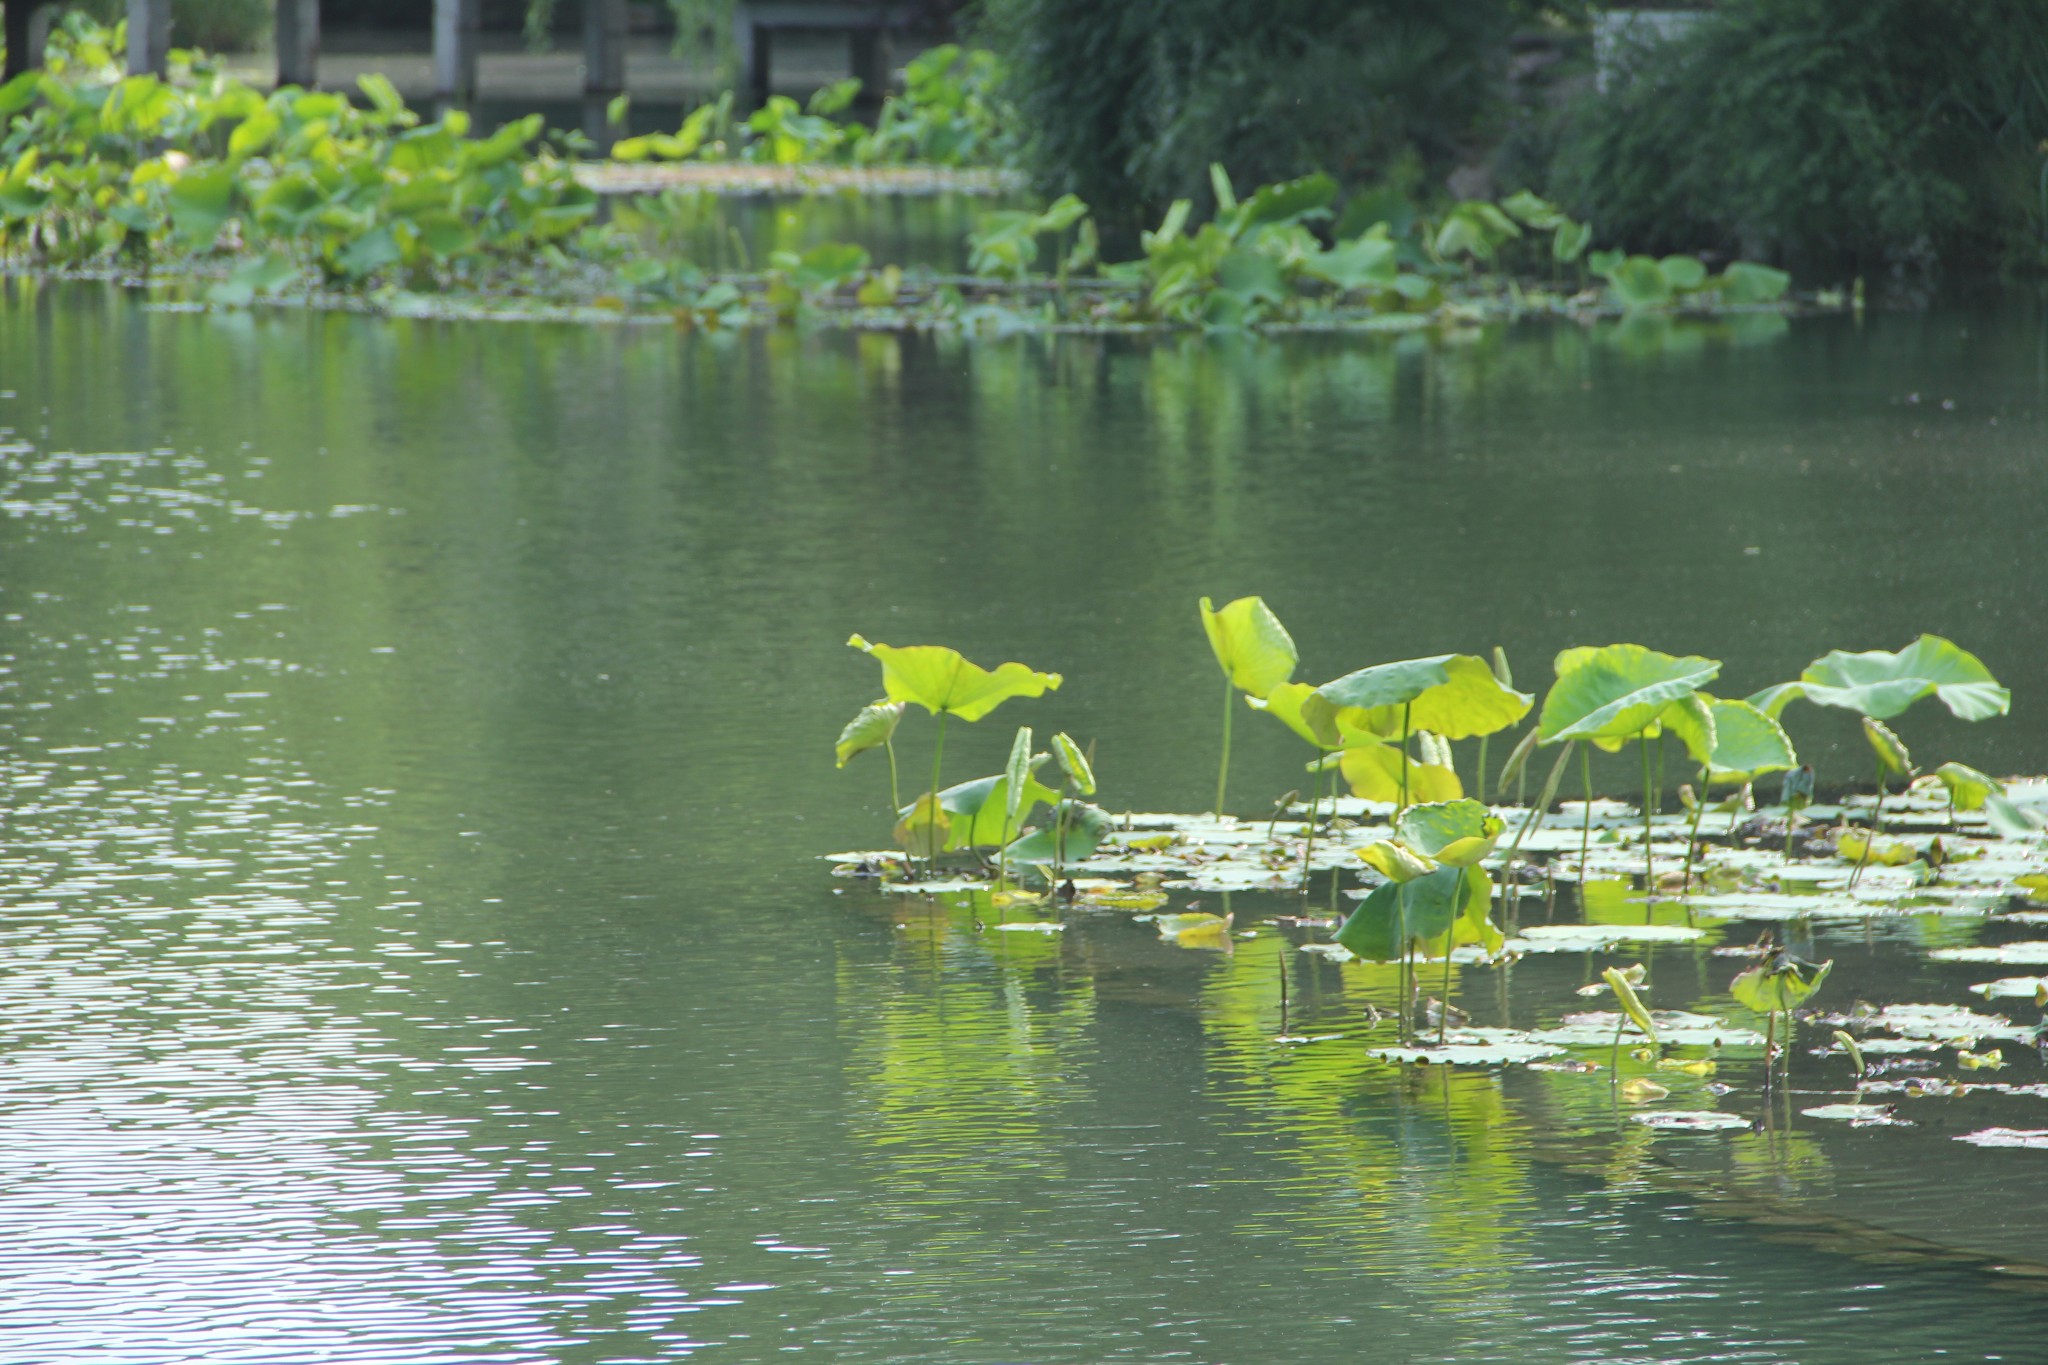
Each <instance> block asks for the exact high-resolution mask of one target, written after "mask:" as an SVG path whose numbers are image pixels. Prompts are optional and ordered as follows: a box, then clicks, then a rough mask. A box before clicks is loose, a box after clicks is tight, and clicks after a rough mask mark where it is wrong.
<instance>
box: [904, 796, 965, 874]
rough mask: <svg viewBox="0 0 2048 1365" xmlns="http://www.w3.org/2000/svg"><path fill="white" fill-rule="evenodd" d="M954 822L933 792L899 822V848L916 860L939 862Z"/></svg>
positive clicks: (920, 798) (919, 798)
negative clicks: (927, 859)
mask: <svg viewBox="0 0 2048 1365" xmlns="http://www.w3.org/2000/svg"><path fill="white" fill-rule="evenodd" d="M952 829H953V821H952V819H951V817H949V816H948V815H947V814H946V812H945V811H944V810H943V809H941V807H940V804H939V802H938V801H937V800H936V799H934V798H933V796H932V794H931V793H930V792H926V793H925V794H924V795H923V796H920V797H918V798H917V800H916V802H915V803H914V804H912V806H911V807H910V809H909V811H908V812H907V813H906V814H905V815H904V817H903V818H902V819H901V820H899V821H897V822H896V846H897V847H898V848H900V849H902V850H903V851H904V852H905V853H908V854H909V855H910V856H911V857H913V858H935V857H937V856H938V855H939V853H940V852H941V851H943V850H944V849H945V847H946V839H947V837H948V836H949V835H950V834H951V833H952Z"/></svg>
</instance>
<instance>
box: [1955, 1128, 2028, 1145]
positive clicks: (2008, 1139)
mask: <svg viewBox="0 0 2048 1365" xmlns="http://www.w3.org/2000/svg"><path fill="white" fill-rule="evenodd" d="M1956 1141H1957V1142H1967V1143H1969V1144H1970V1145H1972V1146H1974V1147H2036V1148H2039V1149H2041V1150H2043V1151H2048V1128H1980V1129H1978V1130H1977V1131H1976V1132H1974V1133H1961V1134H1958V1135H1957V1137H1956Z"/></svg>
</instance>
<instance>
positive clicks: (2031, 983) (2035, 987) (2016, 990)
mask: <svg viewBox="0 0 2048 1365" xmlns="http://www.w3.org/2000/svg"><path fill="white" fill-rule="evenodd" d="M1970 989H1971V990H1972V991H1973V992H1975V993H1976V994H1978V995H1981V996H1983V997H1985V998H1986V999H1988V1000H2005V999H2023V1000H2031V999H2033V998H2034V997H2035V996H2036V995H2038V994H2040V992H2042V991H2044V990H2048V977H2043V976H2001V977H1999V978H1998V980H1996V981H1979V982H1978V983H1977V984H1976V985H1974V986H1972V987H1970Z"/></svg>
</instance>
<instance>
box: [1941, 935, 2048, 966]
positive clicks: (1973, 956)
mask: <svg viewBox="0 0 2048 1365" xmlns="http://www.w3.org/2000/svg"><path fill="white" fill-rule="evenodd" d="M1927 956H1928V957H1930V958H1932V959H1934V960H1935V961H1937V962H2009V963H2012V964H2014V965H2015V966H2033V965H2035V964H2037V963H2040V964H2048V943H2044V942H2042V941H2041V940H2039V939H2027V940H2024V941H2022V942H2019V943H2001V944H1999V945H1998V946H1997V947H1995V948H1936V949H1935V950H1934V951H1933V952H1931V953H1929V954H1928V955H1927Z"/></svg>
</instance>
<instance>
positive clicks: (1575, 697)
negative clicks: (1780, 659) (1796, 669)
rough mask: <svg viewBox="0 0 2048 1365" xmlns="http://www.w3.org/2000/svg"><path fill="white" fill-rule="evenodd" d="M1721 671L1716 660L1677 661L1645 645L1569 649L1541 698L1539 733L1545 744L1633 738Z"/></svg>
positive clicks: (1689, 658) (1560, 657)
mask: <svg viewBox="0 0 2048 1365" xmlns="http://www.w3.org/2000/svg"><path fill="white" fill-rule="evenodd" d="M1720 671H1721V664H1720V661H1719V660H1716V659H1703V658H1699V657H1698V656H1696V655H1687V656H1685V657H1683V658H1679V657H1675V656H1673V655H1670V654H1663V653H1659V652H1658V651H1657V650H1654V649H1645V648H1644V647H1643V646H1641V645H1606V646H1603V647H1601V648H1598V649H1587V648H1580V649H1568V650H1565V651H1564V652H1563V653H1562V654H1559V655H1558V656H1557V681H1556V682H1555V683H1553V684H1551V687H1550V694H1549V695H1548V696H1546V697H1545V698H1544V699H1543V714H1542V716H1541V718H1540V719H1539V721H1538V723H1537V730H1538V732H1539V733H1540V734H1541V735H1542V736H1543V740H1542V742H1543V743H1545V744H1555V743H1557V742H1558V741H1560V740H1567V739H1590V740H1603V739H1605V740H1616V739H1633V738H1634V737H1636V736H1637V735H1640V734H1642V733H1643V732H1644V731H1645V730H1647V729H1648V728H1649V727H1650V726H1652V725H1654V724H1655V723H1656V722H1657V720H1658V718H1659V717H1660V716H1662V715H1663V714H1664V712H1665V711H1666V710H1667V709H1669V707H1670V705H1671V703H1672V702H1674V701H1677V700H1678V699H1679V698H1681V697H1686V696H1690V695H1691V694H1692V693H1693V692H1695V691H1697V690H1698V689H1699V688H1700V687H1701V685H1703V684H1705V683H1708V682H1711V681H1712V680H1713V678H1714V675H1715V674H1717V673H1719V672H1720Z"/></svg>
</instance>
